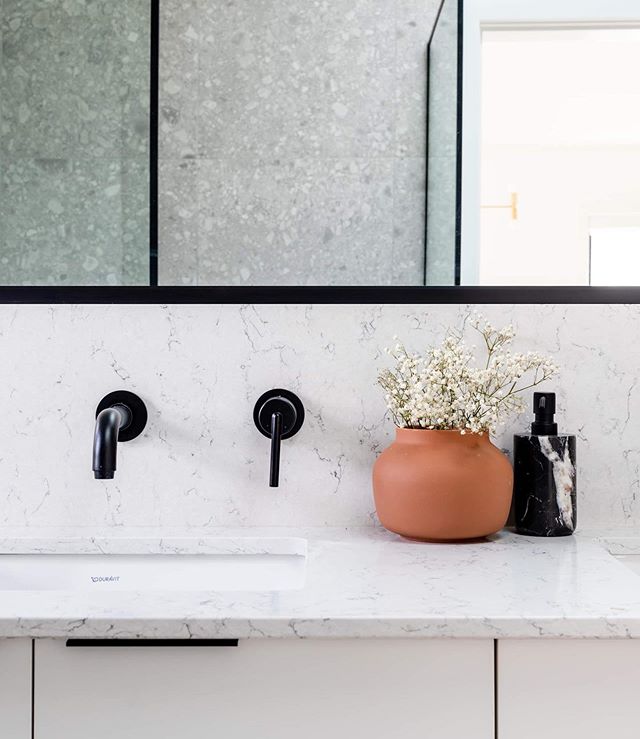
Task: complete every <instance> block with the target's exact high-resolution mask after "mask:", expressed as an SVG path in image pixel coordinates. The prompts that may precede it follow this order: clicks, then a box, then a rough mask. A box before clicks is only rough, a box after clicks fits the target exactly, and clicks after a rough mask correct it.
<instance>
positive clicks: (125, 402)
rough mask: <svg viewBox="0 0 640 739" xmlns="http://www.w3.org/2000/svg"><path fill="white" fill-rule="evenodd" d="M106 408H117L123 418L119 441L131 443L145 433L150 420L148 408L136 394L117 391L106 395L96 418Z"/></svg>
mask: <svg viewBox="0 0 640 739" xmlns="http://www.w3.org/2000/svg"><path fill="white" fill-rule="evenodd" d="M106 408H115V409H116V410H117V411H119V412H120V413H121V415H122V416H123V423H122V426H121V427H120V433H119V434H118V441H131V440H132V439H135V438H136V437H137V436H140V434H141V433H142V432H143V431H144V428H145V426H146V425H147V419H148V413H147V406H146V405H145V404H144V401H143V400H142V398H140V397H139V396H138V395H136V394H135V393H131V392H129V391H128V390H116V391H115V392H113V393H109V394H108V395H105V396H104V398H102V400H101V401H100V403H98V407H97V408H96V418H97V417H98V416H99V414H100V413H101V412H102V411H103V410H105V409H106Z"/></svg>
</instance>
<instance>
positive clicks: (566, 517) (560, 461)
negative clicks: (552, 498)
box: [539, 436, 575, 530]
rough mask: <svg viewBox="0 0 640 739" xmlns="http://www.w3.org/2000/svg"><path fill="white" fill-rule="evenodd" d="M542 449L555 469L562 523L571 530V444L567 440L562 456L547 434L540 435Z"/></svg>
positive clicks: (554, 474)
mask: <svg viewBox="0 0 640 739" xmlns="http://www.w3.org/2000/svg"><path fill="white" fill-rule="evenodd" d="M539 443H540V450H541V452H542V453H543V454H544V456H545V457H546V458H547V459H548V460H549V462H550V463H551V466H552V469H553V480H554V482H555V486H556V502H557V504H558V513H559V515H560V520H561V521H562V523H563V524H564V525H565V526H566V527H567V528H568V529H570V530H573V529H574V525H573V512H574V511H573V500H572V497H571V496H572V494H573V492H574V491H573V481H574V478H575V469H574V467H573V462H572V461H571V454H570V452H569V445H568V444H567V443H566V442H565V443H564V449H563V453H562V456H560V454H559V453H558V451H556V450H555V449H554V448H553V446H552V445H551V441H550V439H549V438H548V437H547V436H541V437H539Z"/></svg>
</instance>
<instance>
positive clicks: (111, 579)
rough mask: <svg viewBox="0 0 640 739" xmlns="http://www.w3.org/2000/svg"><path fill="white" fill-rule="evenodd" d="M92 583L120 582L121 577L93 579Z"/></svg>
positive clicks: (110, 576) (112, 576) (111, 576)
mask: <svg viewBox="0 0 640 739" xmlns="http://www.w3.org/2000/svg"><path fill="white" fill-rule="evenodd" d="M91 582H120V575H109V576H108V577H92V578H91Z"/></svg>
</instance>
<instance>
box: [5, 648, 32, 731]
mask: <svg viewBox="0 0 640 739" xmlns="http://www.w3.org/2000/svg"><path fill="white" fill-rule="evenodd" d="M0 737H2V739H5V738H6V739H31V640H30V639H0Z"/></svg>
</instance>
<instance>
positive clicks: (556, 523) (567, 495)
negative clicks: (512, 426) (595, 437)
mask: <svg viewBox="0 0 640 739" xmlns="http://www.w3.org/2000/svg"><path fill="white" fill-rule="evenodd" d="M533 411H534V413H535V420H534V422H533V423H532V424H531V433H530V434H517V435H516V436H514V440H513V441H514V444H513V453H514V465H513V466H514V496H513V497H514V507H515V521H516V530H517V531H518V533H519V534H526V535H528V536H569V535H570V534H573V532H574V531H575V529H576V521H577V518H576V437H575V436H567V435H559V434H558V424H557V423H556V422H555V420H554V415H555V412H556V396H555V393H534V395H533Z"/></svg>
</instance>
